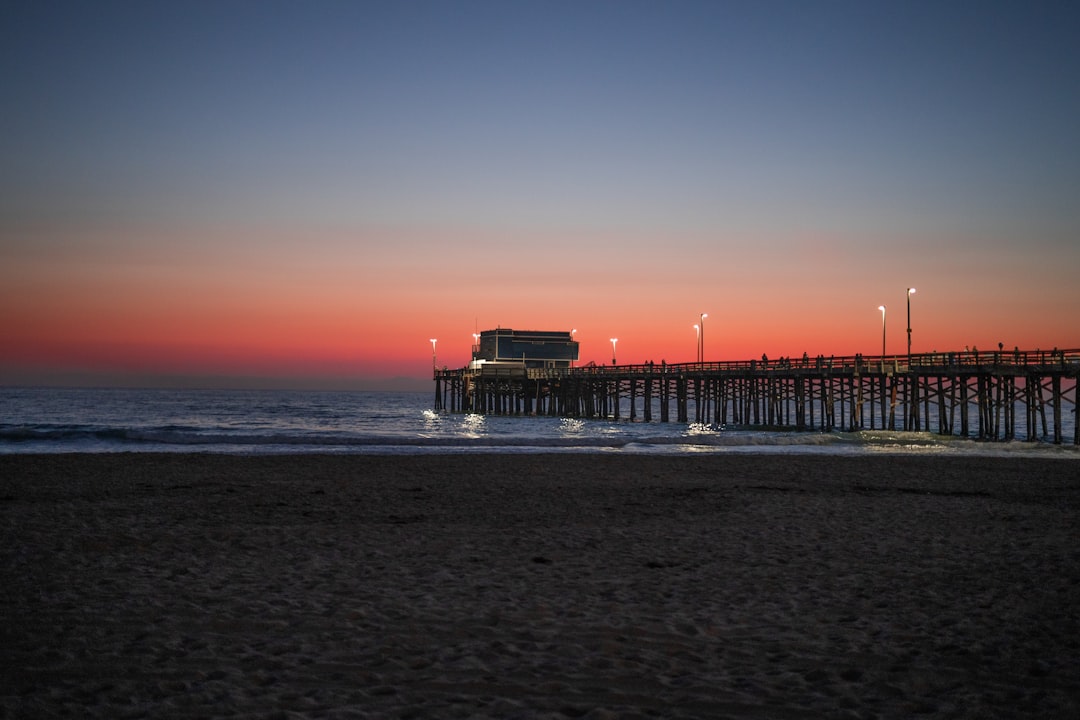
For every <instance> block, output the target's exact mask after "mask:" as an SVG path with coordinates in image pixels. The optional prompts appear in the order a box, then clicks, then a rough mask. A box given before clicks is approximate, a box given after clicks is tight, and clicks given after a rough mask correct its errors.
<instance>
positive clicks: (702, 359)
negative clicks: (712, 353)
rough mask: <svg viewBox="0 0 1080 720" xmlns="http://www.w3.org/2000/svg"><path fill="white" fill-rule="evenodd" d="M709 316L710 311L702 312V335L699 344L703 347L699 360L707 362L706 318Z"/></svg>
mask: <svg viewBox="0 0 1080 720" xmlns="http://www.w3.org/2000/svg"><path fill="white" fill-rule="evenodd" d="M707 317H709V313H701V316H700V321H701V336H700V338H699V339H698V346H699V347H700V348H701V357H700V358H699V359H698V362H702V363H703V362H705V318H707Z"/></svg>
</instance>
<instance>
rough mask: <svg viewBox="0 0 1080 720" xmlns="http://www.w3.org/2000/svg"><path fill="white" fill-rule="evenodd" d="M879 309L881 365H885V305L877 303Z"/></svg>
mask: <svg viewBox="0 0 1080 720" xmlns="http://www.w3.org/2000/svg"><path fill="white" fill-rule="evenodd" d="M878 310H880V311H881V366H882V367H885V306H884V305H878Z"/></svg>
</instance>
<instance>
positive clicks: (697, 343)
mask: <svg viewBox="0 0 1080 720" xmlns="http://www.w3.org/2000/svg"><path fill="white" fill-rule="evenodd" d="M694 362H701V327H700V326H698V325H695V326H694Z"/></svg>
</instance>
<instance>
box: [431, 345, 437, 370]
mask: <svg viewBox="0 0 1080 720" xmlns="http://www.w3.org/2000/svg"><path fill="white" fill-rule="evenodd" d="M435 343H436V340H435V338H431V367H432V369H435V368H436V367H437V366H438V365H437V363H436V362H435Z"/></svg>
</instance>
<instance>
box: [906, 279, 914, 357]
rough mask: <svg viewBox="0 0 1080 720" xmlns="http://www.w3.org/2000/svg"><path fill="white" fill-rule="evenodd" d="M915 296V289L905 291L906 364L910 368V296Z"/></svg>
mask: <svg viewBox="0 0 1080 720" xmlns="http://www.w3.org/2000/svg"><path fill="white" fill-rule="evenodd" d="M914 294H915V288H908V289H907V364H908V368H909V369H910V368H911V296H912V295H914Z"/></svg>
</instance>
